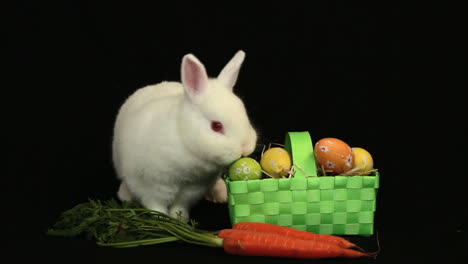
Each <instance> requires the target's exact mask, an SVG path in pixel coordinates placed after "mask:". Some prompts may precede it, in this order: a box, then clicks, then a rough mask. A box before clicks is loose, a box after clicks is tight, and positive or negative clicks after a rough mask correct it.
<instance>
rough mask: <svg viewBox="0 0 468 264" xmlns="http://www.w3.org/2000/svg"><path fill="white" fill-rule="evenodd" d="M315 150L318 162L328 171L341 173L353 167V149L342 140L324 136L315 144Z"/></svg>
mask: <svg viewBox="0 0 468 264" xmlns="http://www.w3.org/2000/svg"><path fill="white" fill-rule="evenodd" d="M314 152H315V158H316V159H317V162H318V163H319V164H320V165H321V166H323V167H324V168H325V170H326V171H328V172H333V173H336V174H341V173H343V172H347V171H349V170H350V169H352V168H353V165H354V161H353V160H354V154H353V151H352V150H351V148H350V147H349V145H348V144H346V143H345V142H344V141H342V140H339V139H337V138H323V139H321V140H319V141H317V143H316V144H315V148H314Z"/></svg>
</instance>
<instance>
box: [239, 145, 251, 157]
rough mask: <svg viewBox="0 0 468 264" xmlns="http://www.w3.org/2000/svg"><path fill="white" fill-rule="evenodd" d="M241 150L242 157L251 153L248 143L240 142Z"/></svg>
mask: <svg viewBox="0 0 468 264" xmlns="http://www.w3.org/2000/svg"><path fill="white" fill-rule="evenodd" d="M241 151H242V157H247V156H249V155H250V154H252V150H251V148H250V147H249V144H246V143H244V144H242V146H241Z"/></svg>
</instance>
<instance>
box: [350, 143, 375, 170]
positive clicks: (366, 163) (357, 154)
mask: <svg viewBox="0 0 468 264" xmlns="http://www.w3.org/2000/svg"><path fill="white" fill-rule="evenodd" d="M352 150H353V153H354V168H357V167H360V168H361V170H363V171H368V170H372V169H373V168H374V160H373V159H372V156H371V154H370V153H369V152H368V151H367V150H365V149H363V148H356V147H354V148H352Z"/></svg>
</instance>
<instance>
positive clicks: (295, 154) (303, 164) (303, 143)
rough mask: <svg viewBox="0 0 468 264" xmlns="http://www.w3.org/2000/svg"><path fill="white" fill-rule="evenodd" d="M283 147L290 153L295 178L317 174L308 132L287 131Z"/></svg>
mask: <svg viewBox="0 0 468 264" xmlns="http://www.w3.org/2000/svg"><path fill="white" fill-rule="evenodd" d="M284 148H285V149H286V150H287V151H288V152H289V153H291V156H292V157H291V158H292V162H293V165H294V177H295V178H305V177H306V176H307V177H310V176H317V168H316V166H315V155H314V149H313V146H312V140H311V138H310V134H309V132H307V131H304V132H288V133H287V134H286V139H285V143H284ZM298 167H299V168H298ZM304 173H305V175H304Z"/></svg>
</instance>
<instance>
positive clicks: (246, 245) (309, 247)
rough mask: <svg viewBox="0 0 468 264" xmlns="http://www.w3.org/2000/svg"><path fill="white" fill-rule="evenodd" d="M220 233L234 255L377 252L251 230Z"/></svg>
mask: <svg viewBox="0 0 468 264" xmlns="http://www.w3.org/2000/svg"><path fill="white" fill-rule="evenodd" d="M218 237H220V238H223V248H224V251H225V252H227V253H229V254H234V255H244V256H265V257H288V258H302V259H318V258H337V257H344V258H359V257H372V256H373V254H370V253H364V252H360V251H356V250H352V249H346V248H342V247H339V246H337V245H334V244H330V243H325V242H321V241H317V240H303V239H297V238H292V237H286V236H282V235H278V234H272V233H263V232H256V231H249V230H236V229H224V230H222V231H221V232H219V234H218Z"/></svg>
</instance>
